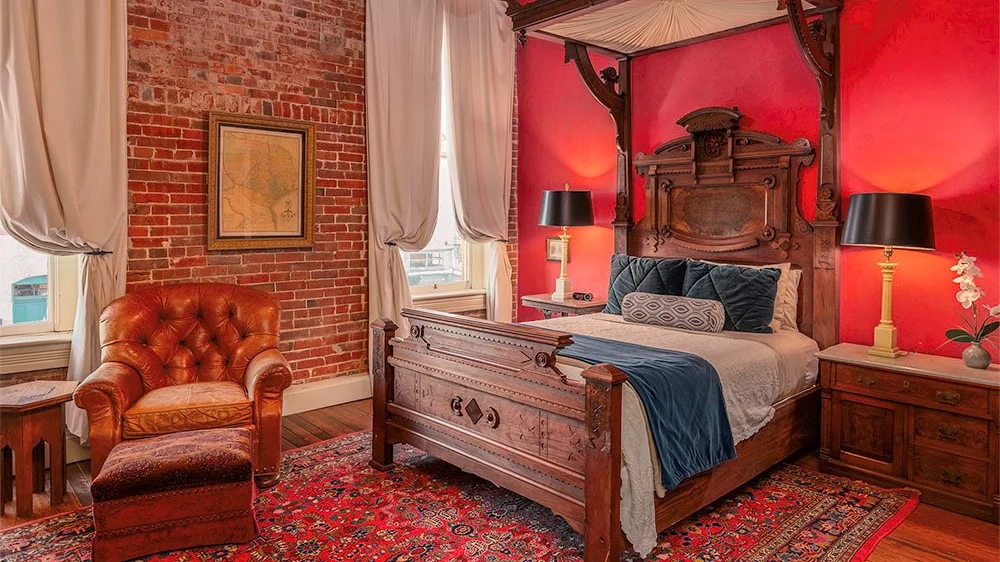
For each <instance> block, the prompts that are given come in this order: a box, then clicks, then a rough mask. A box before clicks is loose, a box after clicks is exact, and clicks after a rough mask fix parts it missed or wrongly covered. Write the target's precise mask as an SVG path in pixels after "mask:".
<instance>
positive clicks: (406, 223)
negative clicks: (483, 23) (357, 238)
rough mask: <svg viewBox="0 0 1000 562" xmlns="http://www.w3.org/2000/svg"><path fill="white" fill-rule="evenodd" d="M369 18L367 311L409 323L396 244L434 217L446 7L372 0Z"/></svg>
mask: <svg viewBox="0 0 1000 562" xmlns="http://www.w3.org/2000/svg"><path fill="white" fill-rule="evenodd" d="M366 20H367V21H366V29H365V88H366V92H365V98H366V104H367V107H366V112H367V116H368V228H369V239H368V272H369V273H368V316H369V318H370V319H371V320H375V319H377V318H391V319H392V320H393V321H394V322H395V323H396V324H398V325H399V326H400V327H401V328H403V329H404V330H406V329H407V322H405V321H404V320H403V318H402V317H401V316H400V312H401V310H402V309H403V308H404V307H408V306H412V300H411V298H410V288H409V285H408V284H407V278H406V271H405V269H404V267H403V259H402V257H401V256H400V253H399V250H400V249H403V250H407V251H414V250H420V249H422V248H423V247H424V246H426V245H427V243H428V242H429V241H430V239H431V235H432V234H433V233H434V226H435V224H436V223H437V212H438V168H439V160H440V155H439V151H440V146H441V143H440V135H441V43H442V25H443V15H442V10H441V4H440V2H439V0H368V3H367V13H366ZM369 350H370V346H369Z"/></svg>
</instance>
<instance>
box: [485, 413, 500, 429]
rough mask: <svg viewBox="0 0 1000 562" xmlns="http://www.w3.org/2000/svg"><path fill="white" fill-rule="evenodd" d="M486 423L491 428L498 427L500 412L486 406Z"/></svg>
mask: <svg viewBox="0 0 1000 562" xmlns="http://www.w3.org/2000/svg"><path fill="white" fill-rule="evenodd" d="M486 425H488V426H490V427H491V428H493V429H496V428H498V427H500V412H497V411H496V410H495V409H493V408H486Z"/></svg>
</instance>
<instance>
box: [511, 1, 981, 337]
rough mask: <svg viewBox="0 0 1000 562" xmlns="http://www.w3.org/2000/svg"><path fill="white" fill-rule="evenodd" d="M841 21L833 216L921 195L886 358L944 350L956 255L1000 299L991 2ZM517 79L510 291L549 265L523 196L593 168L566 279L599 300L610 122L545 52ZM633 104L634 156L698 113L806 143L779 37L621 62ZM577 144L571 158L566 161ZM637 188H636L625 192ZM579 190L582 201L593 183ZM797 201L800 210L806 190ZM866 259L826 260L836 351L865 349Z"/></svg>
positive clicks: (918, 7)
mask: <svg viewBox="0 0 1000 562" xmlns="http://www.w3.org/2000/svg"><path fill="white" fill-rule="evenodd" d="M841 21H842V28H841V46H842V65H841V75H842V87H841V93H842V104H843V105H842V111H843V120H842V133H843V134H842V139H843V140H842V150H841V171H842V178H841V180H842V188H843V196H844V209H845V211H846V205H847V200H848V198H849V196H850V194H851V193H858V192H864V191H872V190H888V191H913V192H922V193H927V194H929V195H931V197H933V198H934V205H935V223H936V227H937V243H938V250H937V251H935V252H930V253H920V252H911V251H900V252H898V253H897V254H896V259H897V261H899V262H900V264H901V265H900V267H899V269H898V270H897V276H896V284H895V288H894V289H895V305H896V311H895V315H894V317H895V320H896V324H897V326H899V329H900V334H899V344H900V346H901V347H902V348H904V349H910V350H917V351H921V352H934V353H939V354H947V355H957V354H960V353H961V351H962V346H959V345H954V344H949V345H945V346H944V347H941V348H938V346H939V345H940V344H941V343H942V342H943V341H944V336H943V332H944V330H945V329H947V328H949V327H952V326H953V325H955V323H956V320H957V318H956V316H955V311H956V310H959V308H958V304H957V302H955V300H954V293H955V291H956V289H957V287H956V286H955V285H954V284H952V283H951V278H952V274H951V272H950V271H948V267H950V266H951V264H952V258H951V256H952V254H953V253H955V252H957V251H959V250H961V249H965V250H967V251H968V252H969V253H970V254H972V255H975V256H977V257H979V262H978V263H979V264H980V266H981V267H982V269H983V272H984V274H985V277H984V278H983V279H982V280H981V283H980V286H982V287H983V288H984V289H985V290H986V292H987V296H986V299H985V301H986V302H989V303H993V304H995V303H996V302H997V300H998V299H1000V271H998V264H997V262H998V257H1000V216H998V214H1000V213H998V200H1000V186H998V168H1000V156H998V148H1000V145H998V128H997V123H998V122H1000V109H998V103H997V101H998V99H1000V85H998V63H1000V60H998V54H997V51H998V15H997V5H996V3H990V2H978V3H972V4H961V5H956V4H954V3H952V2H946V1H943V0H919V1H914V0H848V1H847V3H846V6H845V9H844V12H843V15H842V20H841ZM518 71H519V84H518V88H519V90H518V92H519V101H520V119H521V120H520V122H519V126H520V128H521V139H520V144H519V155H520V163H519V168H518V179H519V187H520V191H519V197H520V199H521V208H520V212H521V217H522V220H521V222H520V225H521V252H522V255H523V256H524V257H525V258H526V259H524V260H522V264H527V263H530V264H532V265H535V264H538V265H539V267H530V268H529V267H524V266H523V265H522V267H521V272H520V277H519V283H520V285H521V289H522V293H521V294H527V293H531V292H544V291H547V290H551V289H550V288H549V285H551V279H552V278H554V277H555V275H556V273H557V268H553V267H552V266H548V265H547V267H545V268H544V269H543V268H542V267H541V265H542V264H543V263H544V262H543V260H544V236H545V235H546V234H545V233H542V232H540V231H541V230H543V229H540V228H539V227H537V226H534V225H533V221H534V219H535V215H536V214H537V212H538V210H537V206H538V201H539V200H540V194H539V192H540V191H541V190H543V189H551V188H553V187H557V186H558V185H561V181H564V180H562V179H560V177H559V174H567V175H569V176H570V177H569V178H568V179H569V180H570V181H571V185H576V184H573V183H572V181H573V179H574V178H577V180H578V181H581V182H583V183H580V184H579V186H580V187H588V183H587V181H586V178H587V176H586V174H584V173H579V172H572V171H574V170H576V169H578V168H579V167H583V166H593V165H595V164H596V163H598V162H606V163H607V166H608V171H607V172H606V173H605V175H604V176H602V177H601V181H604V182H607V183H606V184H600V186H601V187H603V186H604V185H607V186H608V187H606V188H604V189H602V190H601V191H599V192H596V193H595V199H596V200H597V201H600V200H601V198H602V197H607V205H608V206H607V207H605V209H604V212H603V213H601V212H599V213H598V217H597V220H598V221H599V222H602V226H601V227H595V228H592V229H577V230H586V231H587V235H586V236H587V239H588V240H587V242H588V243H587V253H586V254H583V255H581V253H580V252H576V253H574V252H573V251H571V255H572V257H573V263H571V267H570V275H571V277H573V278H574V280H575V281H576V282H577V286H578V287H580V288H585V289H587V290H593V291H594V292H597V293H603V292H604V291H605V290H606V287H605V285H606V279H607V273H608V258H607V257H608V254H610V253H611V251H612V234H611V229H610V227H609V226H603V225H609V223H610V219H611V217H612V215H613V213H612V212H611V211H612V210H613V209H612V208H613V204H612V199H611V194H612V189H613V187H612V186H613V182H614V176H613V172H614V170H613V168H614V146H613V140H612V139H613V136H614V133H613V127H612V125H611V121H610V118H609V117H608V116H607V113H606V112H605V111H604V110H603V109H602V108H601V107H600V105H599V104H598V103H597V102H596V101H594V100H593V99H592V98H590V96H589V94H588V92H587V90H586V88H585V87H584V86H583V84H582V82H581V81H580V79H579V77H578V76H577V75H576V73H575V69H573V68H572V67H571V66H569V65H563V64H562V50H561V48H560V47H559V46H556V45H550V44H546V43H543V42H541V41H539V40H533V41H529V46H528V49H526V50H524V51H520V52H519V55H518ZM633 96H634V98H633V115H634V120H635V121H634V123H635V125H634V135H633V142H634V147H635V150H636V151H647V152H648V151H651V150H652V149H653V148H654V147H655V146H656V145H657V144H659V143H660V142H662V141H664V140H667V139H670V138H673V137H675V136H679V135H681V134H683V131H682V129H681V128H680V127H678V126H677V125H675V124H674V122H675V121H676V120H677V118H679V117H680V116H682V115H683V114H685V113H686V112H688V111H690V110H692V109H696V108H698V107H703V106H706V105H728V106H731V105H738V106H739V108H740V111H741V112H743V113H744V114H745V115H746V116H747V117H746V118H744V120H743V122H742V123H743V126H744V127H746V128H757V129H761V130H764V131H767V132H771V133H775V134H777V135H779V136H781V137H782V138H783V139H785V140H792V139H794V138H796V137H800V136H804V137H806V138H807V139H809V140H810V141H811V142H813V143H815V142H816V140H817V139H816V136H817V130H818V124H817V119H818V117H817V115H818V98H817V93H816V87H815V84H814V82H813V79H812V77H811V75H810V74H809V73H808V71H807V70H806V69H805V66H804V65H803V63H802V62H801V60H800V59H799V55H798V52H797V50H796V48H795V46H794V44H793V42H792V39H791V35H790V32H789V30H788V28H787V26H775V27H771V28H767V29H763V30H759V31H755V32H751V33H747V34H743V35H739V36H734V37H729V38H725V39H720V40H716V41H711V42H707V43H701V44H697V45H692V46H688V47H683V48H680V49H675V50H672V51H666V52H663V53H658V54H654V55H650V56H647V57H641V58H639V59H636V60H635V61H634V63H633ZM528 131H531V134H528ZM581 145H582V146H583V147H584V149H580V150H578V151H576V152H574V151H571V150H569V147H570V146H581ZM553 153H557V154H558V157H557V158H553V157H552V156H551V155H552V154H553ZM546 154H547V155H548V156H542V155H546ZM540 156H541V157H540ZM556 160H558V164H557V165H554V164H553V161H556ZM641 182H642V180H641V179H639V180H637V182H636V188H637V190H640V191H641V189H642V183H641ZM815 183H816V172H815V167H812V168H810V169H808V170H806V171H805V172H804V174H803V185H805V186H815ZM543 186H544V187H543ZM589 188H590V189H596V187H595V184H594V183H589ZM813 190H814V188H813ZM807 191H809V190H808V189H807ZM804 199H805V200H804V201H803V204H804V207H805V209H806V210H807V213H808V214H811V213H810V212H808V209H809V207H810V206H811V205H812V201H813V199H814V193H813V192H808V193H807V194H805V196H804ZM639 209H641V206H640V207H639ZM524 219H530V220H529V221H528V223H527V224H526V222H525V220H524ZM544 230H548V229H544ZM574 241H576V238H574ZM571 244H572V243H571ZM574 248H576V249H579V248H580V245H576V246H574ZM878 257H879V252H878V251H877V250H868V249H860V248H843V249H842V251H841V268H840V308H841V310H840V320H841V330H840V333H841V341H850V342H858V343H862V344H870V343H871V339H872V335H871V334H872V332H871V329H872V327H873V326H874V325H875V324H876V323H877V321H878V314H879V305H878V303H879V298H880V292H879V291H880V287H879V283H880V277H879V275H878V273H877V269H876V266H875V265H874V264H875V262H876V261H877V259H878ZM523 317H527V315H524V316H523ZM531 317H532V318H534V317H536V316H531Z"/></svg>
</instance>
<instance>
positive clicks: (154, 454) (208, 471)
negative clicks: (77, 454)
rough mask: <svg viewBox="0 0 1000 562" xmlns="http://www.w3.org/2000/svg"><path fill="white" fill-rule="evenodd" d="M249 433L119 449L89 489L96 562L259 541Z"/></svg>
mask: <svg viewBox="0 0 1000 562" xmlns="http://www.w3.org/2000/svg"><path fill="white" fill-rule="evenodd" d="M252 440H253V436H252V435H251V433H250V430H249V429H244V428H233V429H205V430H200V431H185V432H181V433H171V434H168V435H162V436H159V437H152V438H149V439H140V440H134V441H123V442H121V443H119V444H118V445H117V446H115V448H114V449H112V450H111V454H109V455H108V459H107V461H106V462H105V463H104V467H103V468H102V469H101V473H100V474H98V475H97V478H94V481H93V483H92V484H91V487H90V492H91V495H93V497H94V540H93V558H94V562H117V561H119V560H128V559H130V558H135V557H138V556H143V555H146V554H152V553H154V552H163V551H167V550H176V549H180V548H189V547H194V546H203V545H211V544H222V543H240V542H247V541H249V540H252V539H253V538H254V537H256V536H257V523H256V520H255V519H254V512H253V496H254V484H253V457H252V453H251V451H252V449H251V446H252Z"/></svg>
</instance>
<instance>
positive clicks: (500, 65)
mask: <svg viewBox="0 0 1000 562" xmlns="http://www.w3.org/2000/svg"><path fill="white" fill-rule="evenodd" d="M443 1H444V27H445V38H446V40H445V43H446V47H445V60H446V62H445V70H444V75H445V84H446V85H447V86H446V87H445V91H444V95H445V97H446V100H445V104H444V106H445V108H446V109H445V116H444V117H445V119H444V120H445V128H446V130H447V131H448V132H449V133H450V134H448V135H446V137H447V138H448V142H449V143H451V145H452V146H451V147H450V150H449V153H450V154H453V155H454V157H453V158H451V159H450V161H451V166H450V167H451V170H450V171H449V172H450V173H451V174H452V182H451V184H452V191H453V193H454V196H455V215H456V218H457V220H458V229H459V232H460V233H461V235H462V238H464V239H465V240H467V241H469V242H475V243H489V246H488V256H487V259H488V260H489V261H488V271H487V279H486V281H487V287H486V289H487V309H486V313H487V316H488V317H489V318H490V319H493V320H498V321H501V322H510V321H511V310H512V302H511V301H512V299H513V295H512V287H511V266H510V260H509V258H508V256H507V240H506V239H507V221H508V216H509V206H510V181H511V158H512V153H511V152H512V148H511V137H512V134H513V121H512V111H513V103H514V34H513V32H512V31H511V22H510V18H508V17H507V16H506V15H505V13H504V6H503V3H502V2H498V1H496V0H479V1H476V2H469V1H467V0H443ZM447 108H450V110H451V111H450V114H449V111H448V109H447Z"/></svg>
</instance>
